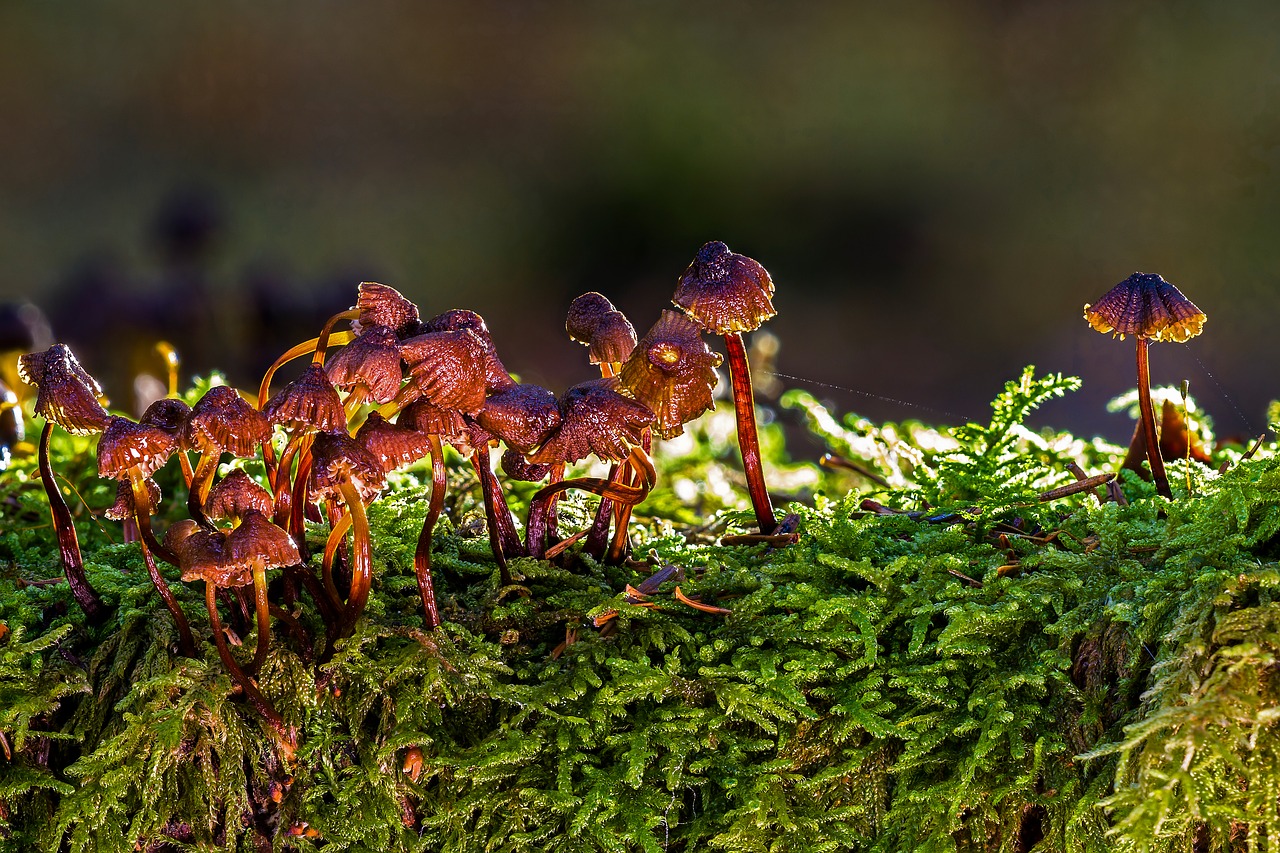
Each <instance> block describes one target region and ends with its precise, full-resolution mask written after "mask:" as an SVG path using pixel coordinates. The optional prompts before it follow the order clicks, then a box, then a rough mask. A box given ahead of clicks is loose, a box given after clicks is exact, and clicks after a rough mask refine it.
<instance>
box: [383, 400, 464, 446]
mask: <svg viewBox="0 0 1280 853" xmlns="http://www.w3.org/2000/svg"><path fill="white" fill-rule="evenodd" d="M396 421H397V423H400V424H401V425H403V426H407V427H411V428H413V429H415V430H417V431H418V432H420V433H422V434H423V435H438V436H440V438H441V439H442V440H444V441H447V442H449V443H450V444H453V443H456V442H459V441H465V440H466V435H467V425H466V422H465V421H463V419H462V415H461V414H459V412H458V410H457V409H442V408H440V407H439V406H437V405H435V404H434V403H432V402H431V401H430V400H415V401H414V402H412V403H410V404H409V405H407V406H405V407H404V408H403V409H402V410H401V411H400V415H399V417H397V418H396Z"/></svg>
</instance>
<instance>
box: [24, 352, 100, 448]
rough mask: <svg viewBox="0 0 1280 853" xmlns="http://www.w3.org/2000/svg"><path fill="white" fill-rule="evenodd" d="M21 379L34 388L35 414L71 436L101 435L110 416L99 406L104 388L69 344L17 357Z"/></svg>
mask: <svg viewBox="0 0 1280 853" xmlns="http://www.w3.org/2000/svg"><path fill="white" fill-rule="evenodd" d="M18 377H19V378H20V379H21V380H22V381H23V382H25V383H27V384H28V385H34V386H35V387H36V388H37V389H38V392H39V393H37V394H36V405H35V413H36V414H37V415H39V416H40V417H42V418H44V419H45V420H47V421H52V422H53V423H55V424H57V425H58V426H60V427H62V428H63V429H64V430H66V431H67V432H69V433H71V434H72V435H88V434H89V433H94V432H102V430H103V429H104V428H105V427H106V425H107V412H106V409H104V408H102V404H101V403H99V402H98V398H99V397H101V396H102V387H101V386H99V385H98V383H97V380H95V379H94V378H93V377H92V376H90V375H89V374H88V373H86V372H85V370H84V368H83V367H81V366H80V362H78V361H76V357H75V356H74V355H72V353H71V350H70V349H69V348H68V347H67V345H66V344H54V345H53V346H51V347H49V348H48V349H47V350H45V351H44V352H31V353H27V354H26V355H23V356H19V357H18Z"/></svg>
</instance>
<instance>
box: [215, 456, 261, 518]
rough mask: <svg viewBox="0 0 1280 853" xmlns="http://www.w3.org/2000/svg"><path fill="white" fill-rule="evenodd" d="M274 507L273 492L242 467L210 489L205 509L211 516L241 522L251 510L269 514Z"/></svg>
mask: <svg viewBox="0 0 1280 853" xmlns="http://www.w3.org/2000/svg"><path fill="white" fill-rule="evenodd" d="M273 508H274V504H273V502H272V500H271V493H270V492H268V491H267V490H266V489H264V488H262V486H260V485H258V484H257V483H255V482H254V481H253V478H252V477H250V476H249V475H248V474H246V473H245V472H244V471H242V470H240V469H238V468H237V469H236V470H234V471H232V472H231V473H230V474H228V475H227V476H225V477H223V478H222V480H220V481H219V482H218V485H216V486H214V487H213V488H212V489H211V490H210V491H209V498H208V500H206V501H205V505H204V511H205V514H206V515H208V516H209V517H210V518H216V519H220V520H227V521H232V522H239V521H240V519H242V518H244V517H245V516H246V515H248V514H249V513H250V512H260V513H262V514H263V515H267V514H269V513H270V512H271V510H272V509H273Z"/></svg>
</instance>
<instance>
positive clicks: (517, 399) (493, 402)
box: [476, 384, 560, 453]
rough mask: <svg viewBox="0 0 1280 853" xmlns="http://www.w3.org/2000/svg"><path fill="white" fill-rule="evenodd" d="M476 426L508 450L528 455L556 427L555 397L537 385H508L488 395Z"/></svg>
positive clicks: (556, 409) (477, 417) (557, 419)
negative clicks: (511, 449) (504, 444)
mask: <svg viewBox="0 0 1280 853" xmlns="http://www.w3.org/2000/svg"><path fill="white" fill-rule="evenodd" d="M476 423H478V424H480V426H481V427H482V428H483V429H484V430H485V431H486V432H488V433H491V434H492V435H493V436H494V437H496V438H498V439H500V440H501V441H503V442H504V443H506V445H507V446H508V447H513V448H515V449H516V450H518V451H520V452H521V453H528V452H529V451H531V450H533V449H534V448H535V447H537V446H538V445H539V444H541V443H542V442H543V441H544V440H545V439H546V437H547V436H548V435H550V434H551V431H552V430H553V429H555V428H556V427H557V426H558V425H559V423H560V406H559V405H558V404H557V403H556V395H555V394H552V393H551V392H550V391H548V390H547V389H546V388H543V387H541V386H540V385H523V384H522V385H512V386H511V387H510V388H507V389H506V390H504V391H498V392H497V393H495V394H491V395H489V397H488V399H486V400H485V401H484V408H483V409H481V410H480V413H479V414H478V415H476Z"/></svg>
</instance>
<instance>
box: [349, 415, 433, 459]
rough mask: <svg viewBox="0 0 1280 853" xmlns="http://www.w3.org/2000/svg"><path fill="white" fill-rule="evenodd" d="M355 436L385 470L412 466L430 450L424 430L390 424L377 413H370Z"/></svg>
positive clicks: (429, 443)
mask: <svg viewBox="0 0 1280 853" xmlns="http://www.w3.org/2000/svg"><path fill="white" fill-rule="evenodd" d="M401 417H403V413H401ZM355 438H356V441H358V442H360V443H361V444H363V445H364V446H365V449H366V450H368V451H369V452H370V453H372V454H373V455H374V456H375V457H376V458H377V459H378V461H379V462H380V463H382V470H383V471H384V472H391V471H394V470H395V469H397V468H403V467H404V466H405V465H411V464H412V463H414V462H416V461H418V460H419V459H421V458H422V457H424V456H426V455H427V453H429V452H430V451H431V442H430V441H428V440H427V436H426V433H421V432H418V431H417V430H416V429H413V428H412V427H409V426H401V425H399V424H393V423H391V422H390V421H388V420H387V419H386V418H384V417H382V415H380V414H378V413H377V412H370V413H369V417H368V418H366V419H365V422H364V423H363V424H361V425H360V429H358V430H356V436H355Z"/></svg>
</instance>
